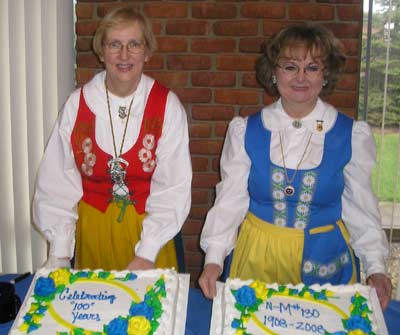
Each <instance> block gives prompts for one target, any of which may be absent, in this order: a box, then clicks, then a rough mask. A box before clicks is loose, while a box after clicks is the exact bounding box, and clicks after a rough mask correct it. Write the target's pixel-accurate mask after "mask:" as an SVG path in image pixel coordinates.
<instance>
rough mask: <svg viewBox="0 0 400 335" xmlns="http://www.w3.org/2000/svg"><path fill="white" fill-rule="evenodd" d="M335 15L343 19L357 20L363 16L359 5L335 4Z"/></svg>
mask: <svg viewBox="0 0 400 335" xmlns="http://www.w3.org/2000/svg"><path fill="white" fill-rule="evenodd" d="M336 10H337V15H338V17H339V19H340V20H343V21H359V20H361V19H362V17H363V11H362V8H361V7H360V6H359V5H351V6H349V5H346V6H337V7H336Z"/></svg>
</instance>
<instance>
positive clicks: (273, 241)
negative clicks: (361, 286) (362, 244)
mask: <svg viewBox="0 0 400 335" xmlns="http://www.w3.org/2000/svg"><path fill="white" fill-rule="evenodd" d="M337 224H338V225H339V227H340V230H341V231H342V234H343V237H344V239H345V240H346V241H347V242H348V241H349V235H348V232H347V230H346V228H345V227H344V225H343V223H342V222H341V221H338V222H337ZM318 232H319V231H317V232H316V233H318ZM303 249H304V232H303V230H300V229H294V228H286V227H279V226H276V225H273V224H270V223H268V222H266V221H263V220H261V219H259V218H258V217H256V216H255V215H254V214H252V213H250V212H249V213H247V216H246V218H245V219H244V221H243V223H242V225H241V227H240V233H239V237H238V240H237V243H236V247H235V250H234V253H233V259H232V265H231V269H230V273H229V277H231V278H240V279H243V280H246V279H258V280H262V281H264V282H267V283H280V284H287V283H292V284H298V283H301V282H302V274H301V270H302V260H303ZM352 262H353V264H354V259H352ZM354 274H356V271H354ZM356 281H357V278H356V275H354V276H353V277H352V278H351V280H350V282H349V283H355V282H356Z"/></svg>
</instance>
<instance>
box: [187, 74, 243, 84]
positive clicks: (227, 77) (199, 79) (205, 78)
mask: <svg viewBox="0 0 400 335" xmlns="http://www.w3.org/2000/svg"><path fill="white" fill-rule="evenodd" d="M235 84H236V73H235V72H194V73H192V85H193V86H206V87H230V86H234V85H235Z"/></svg>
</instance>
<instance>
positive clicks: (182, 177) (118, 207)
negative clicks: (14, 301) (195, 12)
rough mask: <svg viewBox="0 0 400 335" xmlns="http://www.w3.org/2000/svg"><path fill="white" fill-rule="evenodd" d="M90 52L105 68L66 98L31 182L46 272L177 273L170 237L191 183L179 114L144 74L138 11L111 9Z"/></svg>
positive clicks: (146, 31) (145, 27) (147, 49)
mask: <svg viewBox="0 0 400 335" xmlns="http://www.w3.org/2000/svg"><path fill="white" fill-rule="evenodd" d="M93 49H94V51H95V53H96V54H97V56H98V57H99V59H100V60H101V62H102V63H103V64H104V67H105V70H104V71H101V72H99V73H98V74H96V75H95V76H94V77H93V79H91V80H90V81H89V82H88V83H87V84H85V85H84V86H83V87H82V88H79V89H77V90H75V91H74V92H72V94H71V95H70V97H69V98H68V99H67V101H66V103H65V105H64V108H63V111H62V112H61V114H60V116H59V118H58V120H57V122H56V125H55V127H54V130H53V132H52V134H51V137H50V140H49V143H48V145H47V148H46V152H45V154H44V158H43V161H42V163H41V166H40V169H39V174H38V178H37V187H36V192H35V196H34V201H33V219H34V223H35V224H36V226H37V227H38V228H39V229H40V230H41V231H42V232H43V234H44V235H45V236H46V238H47V240H48V241H49V244H50V250H49V258H48V261H47V264H46V266H48V267H59V266H69V264H70V260H71V258H72V257H73V256H74V261H75V263H74V267H76V268H79V269H86V268H90V269H96V268H101V269H104V270H123V269H127V268H128V269H130V270H138V269H151V268H154V267H163V268H165V267H175V268H176V269H178V265H183V262H180V264H178V263H179V259H178V256H179V255H182V253H181V254H179V253H177V252H176V250H177V247H178V246H177V245H176V244H175V243H174V236H176V235H177V234H178V233H179V231H180V229H181V227H182V224H183V222H184V221H185V219H186V217H187V215H188V213H189V210H190V200H191V180H192V169H191V160H190V153H189V145H188V143H189V140H188V125H187V119H186V113H185V110H184V108H183V106H182V104H181V103H180V101H179V99H178V97H177V96H176V94H174V93H173V92H171V91H170V90H168V89H167V88H165V87H164V86H162V85H161V84H160V83H158V82H157V81H155V80H154V79H152V78H150V77H149V76H147V75H145V74H143V69H144V66H145V63H146V62H148V61H149V60H150V58H151V55H152V53H153V52H154V51H155V49H156V39H155V36H154V34H153V32H152V31H151V24H150V22H149V21H148V20H147V19H146V18H145V17H144V16H143V15H142V14H141V13H140V12H138V11H137V10H136V9H134V8H132V7H130V6H127V7H121V8H116V9H115V10H113V11H111V12H109V13H108V14H107V15H106V16H105V17H104V18H103V19H102V20H101V22H100V23H99V25H98V28H97V30H96V33H95V36H94V39H93ZM171 199H174V201H171ZM182 256H183V255H182ZM181 270H183V269H182V268H181Z"/></svg>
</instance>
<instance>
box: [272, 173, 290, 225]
mask: <svg viewBox="0 0 400 335" xmlns="http://www.w3.org/2000/svg"><path fill="white" fill-rule="evenodd" d="M271 178H272V199H273V202H274V203H273V205H274V219H273V220H274V224H275V225H277V226H279V227H285V226H286V225H287V218H286V215H287V204H286V202H285V193H284V191H283V189H284V183H285V174H284V172H283V169H281V168H274V169H272V174H271Z"/></svg>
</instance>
